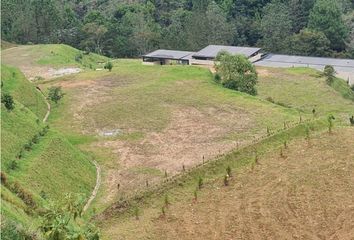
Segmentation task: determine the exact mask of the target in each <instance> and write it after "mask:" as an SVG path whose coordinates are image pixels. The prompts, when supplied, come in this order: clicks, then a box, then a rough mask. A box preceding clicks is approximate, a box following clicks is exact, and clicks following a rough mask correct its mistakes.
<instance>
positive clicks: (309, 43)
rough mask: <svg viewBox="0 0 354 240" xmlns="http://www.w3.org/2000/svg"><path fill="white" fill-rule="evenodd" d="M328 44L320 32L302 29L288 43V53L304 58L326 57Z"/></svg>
mask: <svg viewBox="0 0 354 240" xmlns="http://www.w3.org/2000/svg"><path fill="white" fill-rule="evenodd" d="M329 45H330V42H329V40H328V39H327V37H326V36H325V35H324V34H323V33H322V32H317V31H314V30H310V29H303V30H301V31H300V33H298V34H294V35H293V36H292V37H291V38H290V41H289V50H288V51H289V53H290V54H295V55H304V56H318V57H319V56H328V55H329V54H330V48H329Z"/></svg>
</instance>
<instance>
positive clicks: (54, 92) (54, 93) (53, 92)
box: [48, 86, 65, 104]
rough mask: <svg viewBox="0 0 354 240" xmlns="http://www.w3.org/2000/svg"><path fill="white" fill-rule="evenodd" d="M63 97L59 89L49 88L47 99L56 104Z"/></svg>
mask: <svg viewBox="0 0 354 240" xmlns="http://www.w3.org/2000/svg"><path fill="white" fill-rule="evenodd" d="M64 95H65V93H63V92H62V90H61V87H55V86H54V87H50V88H49V93H48V98H49V99H50V100H51V101H53V102H55V103H56V104H57V103H58V102H59V100H60V99H62V98H63V97H64Z"/></svg>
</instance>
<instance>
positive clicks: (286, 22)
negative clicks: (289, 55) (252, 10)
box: [261, 1, 292, 52]
mask: <svg viewBox="0 0 354 240" xmlns="http://www.w3.org/2000/svg"><path fill="white" fill-rule="evenodd" d="M291 27H292V21H291V18H290V13H289V10H288V7H287V5H286V4H284V3H282V2H280V1H273V2H271V3H269V4H267V6H266V7H265V8H264V15H263V18H262V20H261V33H262V37H263V38H262V39H261V45H262V46H263V47H264V48H265V49H266V50H268V51H273V52H282V51H284V50H285V49H286V47H287V39H288V37H289V35H291Z"/></svg>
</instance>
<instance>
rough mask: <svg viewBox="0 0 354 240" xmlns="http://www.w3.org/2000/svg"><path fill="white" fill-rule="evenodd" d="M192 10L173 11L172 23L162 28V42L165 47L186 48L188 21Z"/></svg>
mask: <svg viewBox="0 0 354 240" xmlns="http://www.w3.org/2000/svg"><path fill="white" fill-rule="evenodd" d="M189 15H190V12H189V11H186V10H184V9H177V10H176V11H174V12H173V13H171V18H170V24H169V25H168V26H166V27H165V28H162V33H161V35H162V42H161V45H162V47H163V48H167V49H177V50H186V49H188V48H189V47H188V46H187V39H186V38H187V36H186V22H187V19H188V18H189Z"/></svg>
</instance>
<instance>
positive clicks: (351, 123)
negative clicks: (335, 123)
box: [349, 116, 354, 126]
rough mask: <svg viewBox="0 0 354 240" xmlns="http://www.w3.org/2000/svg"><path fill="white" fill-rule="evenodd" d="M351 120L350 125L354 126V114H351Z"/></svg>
mask: <svg viewBox="0 0 354 240" xmlns="http://www.w3.org/2000/svg"><path fill="white" fill-rule="evenodd" d="M349 121H350V125H352V126H354V116H351V117H350V118H349Z"/></svg>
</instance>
